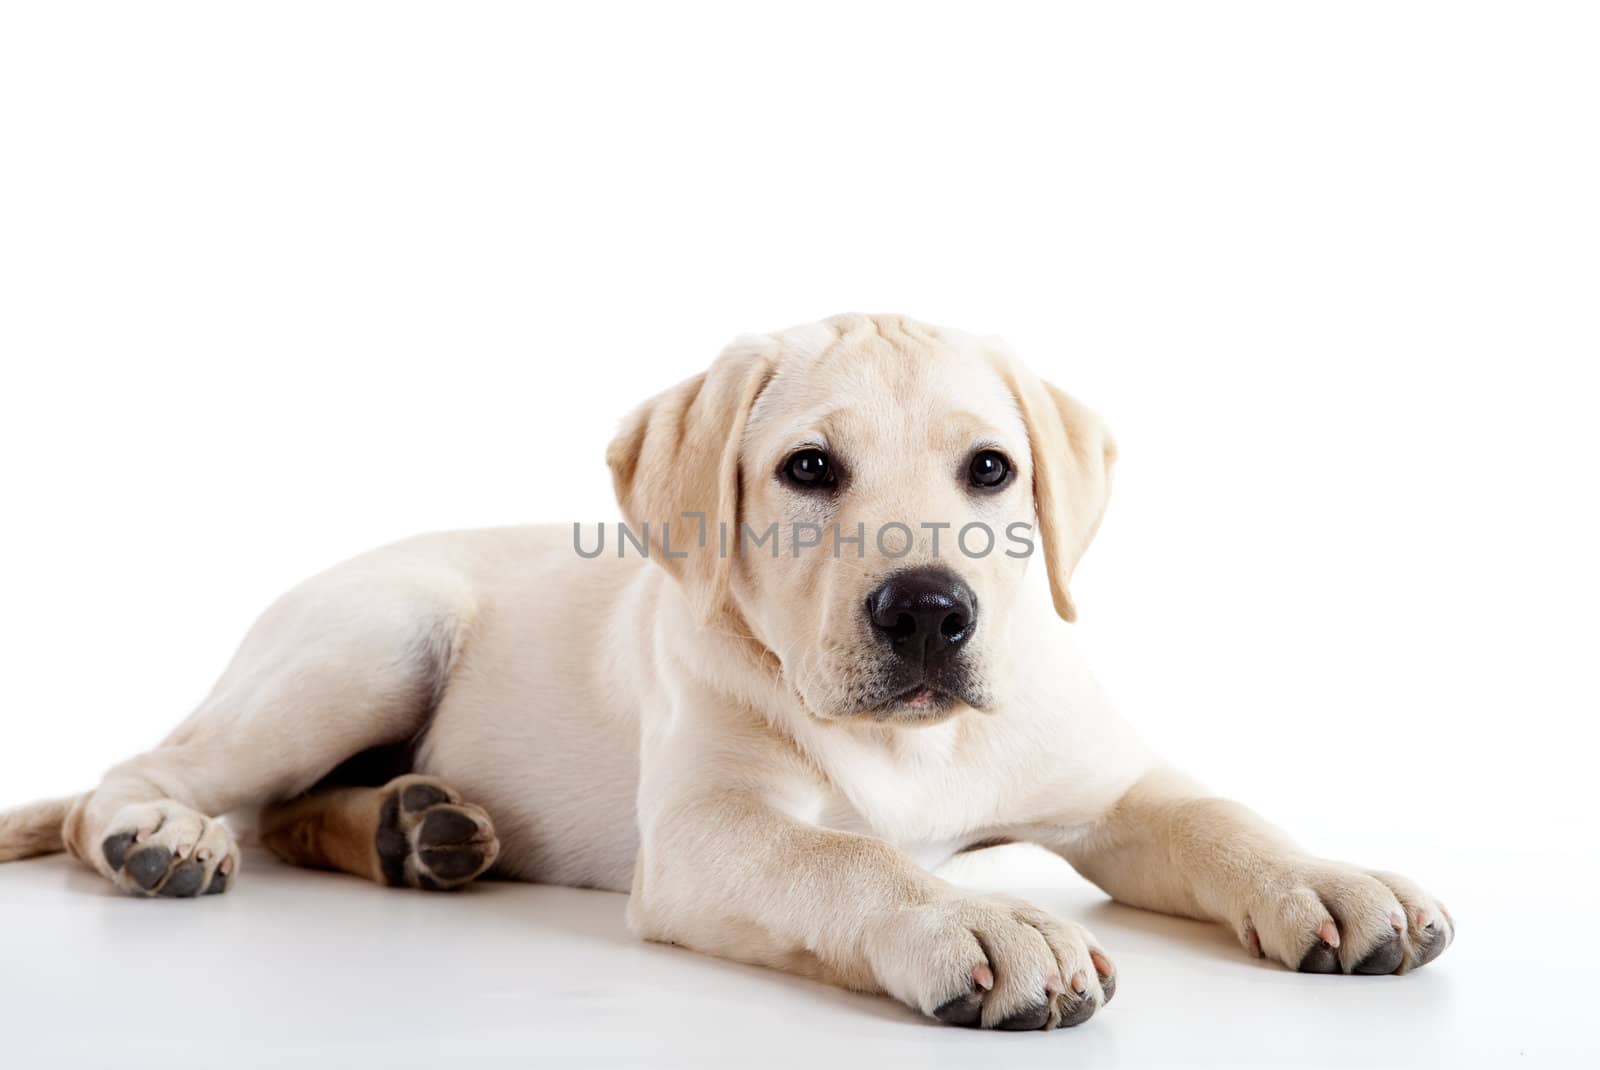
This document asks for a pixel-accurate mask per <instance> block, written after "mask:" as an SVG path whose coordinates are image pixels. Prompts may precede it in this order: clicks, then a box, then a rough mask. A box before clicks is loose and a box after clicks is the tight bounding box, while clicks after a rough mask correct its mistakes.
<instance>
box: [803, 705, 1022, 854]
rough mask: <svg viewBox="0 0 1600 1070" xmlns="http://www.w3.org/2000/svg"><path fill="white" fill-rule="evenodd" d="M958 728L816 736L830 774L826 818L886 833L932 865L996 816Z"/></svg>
mask: <svg viewBox="0 0 1600 1070" xmlns="http://www.w3.org/2000/svg"><path fill="white" fill-rule="evenodd" d="M957 731H958V729H957V726H956V725H955V724H945V725H934V726H931V727H929V728H925V729H921V730H919V731H917V732H916V733H903V734H901V736H900V738H896V739H893V740H877V739H871V738H867V739H861V738H852V737H845V738H835V739H827V740H822V741H818V745H817V746H816V747H814V748H813V753H814V755H815V756H816V757H817V759H818V760H819V761H820V763H821V764H822V766H823V768H824V770H825V772H826V773H827V775H828V778H829V784H828V786H827V787H826V789H825V797H824V799H823V800H822V806H821V808H820V815H819V818H820V823H822V824H824V825H826V826H827V827H829V828H837V829H843V830H847V831H851V832H860V833H864V834H868V835H872V836H877V837H879V838H881V839H885V840H888V841H889V842H890V843H893V844H894V845H895V846H897V847H899V848H901V849H902V850H904V851H906V852H907V853H909V854H911V855H912V856H913V857H916V858H918V860H919V861H925V862H926V863H927V864H933V862H936V861H939V860H942V859H943V858H946V857H948V856H949V855H950V854H951V853H952V852H954V851H955V850H957V849H959V848H960V847H961V846H962V845H963V844H964V843H966V842H967V841H969V840H971V839H972V838H973V834H974V831H975V830H979V829H982V828H984V827H987V826H988V825H990V824H991V823H992V822H991V820H990V818H991V816H992V814H991V811H992V801H991V799H990V797H989V795H990V793H989V792H987V791H986V790H985V785H984V784H983V782H982V778H981V771H980V770H977V769H975V768H973V763H972V762H971V761H970V758H969V757H968V756H966V755H964V754H962V753H961V751H960V748H958V747H957ZM924 855H927V856H928V859H924V858H923V856H924ZM930 860H931V861H930Z"/></svg>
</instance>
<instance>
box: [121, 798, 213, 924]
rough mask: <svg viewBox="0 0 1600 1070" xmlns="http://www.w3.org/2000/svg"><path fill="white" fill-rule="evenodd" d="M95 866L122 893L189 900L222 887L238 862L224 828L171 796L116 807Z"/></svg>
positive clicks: (210, 893) (211, 893)
mask: <svg viewBox="0 0 1600 1070" xmlns="http://www.w3.org/2000/svg"><path fill="white" fill-rule="evenodd" d="M100 855H101V857H100V858H99V859H91V862H92V863H93V864H94V865H95V868H97V869H99V870H100V872H102V873H104V874H105V875H106V876H107V877H110V878H111V880H112V881H113V882H114V883H115V884H116V886H117V887H118V888H121V889H122V890H123V891H125V892H130V893H132V894H134V895H141V896H163V897H166V898H170V899H189V898H193V897H194V896H197V895H215V894H217V893H218V892H223V891H226V890H227V888H228V884H229V882H230V879H231V874H232V873H233V872H234V870H235V869H237V868H238V865H239V848H238V846H237V845H236V844H235V843H234V840H233V835H232V834H231V833H230V832H229V831H228V827H227V826H226V825H224V824H223V823H222V822H221V821H219V820H217V819H216V818H212V817H207V816H205V815H204V814H201V813H197V812H196V811H194V810H191V809H190V808H189V807H187V806H184V805H183V804H182V803H179V802H175V801H173V800H172V799H158V800H156V801H155V802H149V803H135V804H133V805H130V806H125V807H123V808H122V809H121V810H118V811H117V813H116V814H115V815H113V817H112V818H111V822H110V824H109V825H107V826H106V829H105V831H104V834H103V835H102V836H101V839H100Z"/></svg>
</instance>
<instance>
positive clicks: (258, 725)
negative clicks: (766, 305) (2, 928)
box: [0, 316, 1454, 1029]
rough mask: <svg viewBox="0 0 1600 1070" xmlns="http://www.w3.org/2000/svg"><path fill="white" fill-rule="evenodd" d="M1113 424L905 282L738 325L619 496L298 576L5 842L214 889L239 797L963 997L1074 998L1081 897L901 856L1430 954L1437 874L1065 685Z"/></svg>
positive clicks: (639, 921)
mask: <svg viewBox="0 0 1600 1070" xmlns="http://www.w3.org/2000/svg"><path fill="white" fill-rule="evenodd" d="M1115 453H1116V451H1115V448H1114V446H1113V444H1112V440H1111V438H1110V436H1109V435H1108V434H1107V432H1106V428H1105V426H1104V425H1103V424H1102V422H1101V421H1100V419H1099V418H1098V417H1097V416H1096V415H1095V414H1094V413H1092V412H1091V411H1090V410H1089V409H1087V408H1085V407H1084V406H1083V405H1081V404H1079V403H1078V402H1077V401H1075V400H1074V399H1073V398H1071V397H1070V396H1068V395H1067V394H1065V393H1063V392H1062V391H1060V390H1058V389H1056V388H1055V387H1053V386H1051V385H1049V384H1048V383H1044V382H1041V381H1040V380H1039V379H1037V378H1035V377H1034V376H1033V375H1031V374H1029V373H1028V372H1027V371H1025V370H1024V369H1023V367H1022V366H1021V365H1020V364H1019V363H1017V361H1016V360H1015V359H1013V358H1012V357H1011V356H1010V355H1009V354H1008V353H1007V352H1006V350H1005V349H1004V348H1003V347H1002V346H1000V345H999V344H997V343H995V342H993V341H991V340H985V339H978V338H973V337H968V336H966V335H963V334H960V333H958V332H955V331H949V330H943V329H937V328H933V327H929V326H925V325H922V324H919V323H915V322H913V321H911V320H908V319H904V318H901V317H897V316H842V317H838V318H835V319H832V320H828V321H826V322H824V323H820V324H816V325H812V326H807V327H800V328H796V329H792V330H788V331H784V332H781V333H778V334H771V335H760V336H754V337H746V338H742V339H740V340H738V341H736V342H735V343H734V344H733V345H732V346H731V347H729V348H728V349H727V350H726V351H725V352H724V353H723V354H722V355H721V356H720V357H719V358H718V359H717V360H716V362H715V363H714V364H713V365H712V366H711V368H710V370H709V371H707V372H705V373H704V374H702V375H697V376H695V377H694V378H693V379H690V380H689V381H688V382H685V383H682V384H680V385H678V386H675V387H673V388H671V389H669V390H667V391H666V392H665V393H662V394H660V395H659V396H657V397H655V398H654V399H652V400H650V401H648V402H646V403H645V404H644V405H643V406H642V407H640V408H639V409H637V410H636V411H635V412H634V413H633V414H632V415H631V416H629V417H628V418H627V419H626V421H625V422H624V424H623V427H622V429H621V432H620V433H619V434H618V435H617V437H616V439H615V441H613V442H612V444H611V446H610V449H609V451H608V454H607V460H608V461H609V464H610V467H611V473H612V478H613V481H614V484H615V489H616V494H617V498H618V500H619V502H620V504H621V506H622V511H623V513H624V514H625V516H626V524H625V526H622V527H613V528H611V529H610V530H609V531H608V530H607V529H606V528H604V527H601V528H599V529H598V530H596V529H594V528H593V527H591V528H590V529H589V530H583V529H582V528H581V526H573V527H571V528H569V527H567V526H556V527H533V528H519V529H506V530H493V531H479V532H465V533H456V534H443V535H428V536H424V537H421V538H416V539H412V540H410V541H408V542H402V543H399V544H397V545H394V546H390V547H387V548H385V549H381V550H377V551H374V552H372V553H370V554H367V555H365V556H363V557H359V558H356V559H355V560H353V561H350V562H347V563H345V564H343V565H339V566H337V567H336V568H333V569H332V570H330V571H328V572H326V573H323V574H322V575H320V576H317V577H314V578H313V579H311V580H309V581H307V582H306V583H304V584H303V585H301V586H300V587H298V588H296V589H295V590H293V591H291V592H289V593H288V594H287V595H285V596H284V597H283V598H282V599H281V600H280V601H279V602H278V603H277V604H276V605H274V606H272V607H271V608H270V609H268V610H267V612H266V613H265V614H264V615H263V616H262V617H261V619H260V620H259V622H258V623H257V624H256V625H255V626H254V627H253V628H252V629H251V631H250V633H249V634H248V635H247V636H246V637H245V639H244V642H243V644H242V646H241V647H240V649H239V652H238V654H237V655H236V657H235V658H234V660H233V662H232V664H231V665H229V667H228V668H227V670H226V671H225V672H224V673H223V675H222V678H221V679H220V680H219V681H218V683H217V684H216V686H215V689H214V690H213V691H212V692H211V694H210V695H209V697H208V698H206V700H205V701H204V702H203V703H202V704H201V705H200V708H199V709H198V710H197V711H195V713H194V714H193V715H192V716H191V717H190V718H189V719H188V720H187V721H185V722H184V723H183V724H182V725H181V726H179V727H178V729H177V730H176V731H175V732H173V734H172V735H171V736H170V737H169V738H168V739H167V740H166V741H165V742H164V743H163V744H161V745H160V746H159V747H157V748H156V749H155V750H152V751H150V752H149V753H146V754H142V755H140V756H139V757H136V758H134V759H132V760H130V761H128V762H125V763H123V764H122V765H120V766H117V767H116V768H114V769H112V770H111V771H110V772H109V773H108V774H106V776H105V779H104V780H103V781H102V782H101V783H100V785H99V786H98V787H97V788H96V789H95V790H94V791H92V792H90V793H88V794H86V795H83V796H81V797H78V798H72V799H64V800H59V801H56V802H50V803H40V804H35V805H34V806H31V807H26V808H23V809H20V810H16V811H13V812H11V813H9V814H7V815H4V816H0V859H3V858H8V857H21V856H22V855H25V854H30V853H40V852H45V851H50V850H56V849H60V848H61V847H63V846H64V847H65V849H67V850H69V851H71V852H72V853H73V854H74V855H76V856H77V857H78V858H80V859H82V860H83V861H84V862H85V863H87V864H88V865H90V866H92V867H94V868H95V869H96V870H98V871H99V872H100V873H101V874H103V875H104V876H105V877H106V878H107V879H108V880H111V881H113V882H114V883H115V884H116V885H117V887H119V888H121V889H123V890H125V891H127V892H129V893H132V894H135V895H144V896H169V897H186V896H197V895H203V894H211V893H217V892H222V891H225V890H226V889H227V888H228V887H229V886H230V884H231V883H232V882H233V881H234V880H235V879H236V877H237V875H238V870H239V850H238V846H237V841H236V840H235V837H234V834H233V833H232V832H231V831H230V830H229V827H228V826H227V825H226V824H224V823H223V822H222V821H221V820H220V819H219V817H220V815H223V814H226V813H228V812H230V811H235V810H240V809H241V808H246V807H248V808H260V817H259V832H260V836H261V838H262V840H263V842H264V843H265V844H266V845H267V846H268V847H269V848H271V850H273V851H274V852H276V853H277V854H278V855H279V856H280V857H282V858H284V859H286V860H288V861H290V862H292V863H295V864H298V865H304V866H313V867H319V868H326V869H336V870H343V871H345V872H348V873H354V874H358V875H360V876H363V877H367V878H369V879H371V880H373V881H377V882H380V883H382V884H386V885H390V886H395V887H408V888H420V889H429V890H442V889H452V888H459V887H461V886H462V885H464V884H466V883H467V882H470V881H471V880H473V879H474V878H475V877H478V876H480V875H482V874H484V873H486V872H492V873H494V874H495V875H498V876H503V877H509V878H516V879H521V880H529V881H543V882H550V883H558V884H569V885H577V886H583V887H592V888H609V889H615V890H618V891H621V890H627V891H628V892H629V893H630V898H629V901H628V911H627V916H628V923H629V925H630V926H631V927H632V928H633V929H634V931H635V932H637V933H638V934H639V935H640V936H642V937H644V938H646V939H650V940H661V941H668V942H672V943H676V944H682V945H685V946H687V947H692V948H697V949H699V950H701V951H705V952H708V953H711V954H714V955H722V956H725V957H727V958H731V959H738V960H740V961H744V962H751V963H759V964H761V965H765V966H772V967H776V968H779V969H784V970H791V971H794V972H796V973H800V974H804V975H806V976H809V977H813V978H818V979H822V980H825V981H828V982H831V983H833V984H837V985H843V986H845V987H848V988H852V989H856V990H859V991H864V992H880V993H887V994H888V995H890V996H893V997H894V998H895V999H898V1000H900V1001H901V1002H903V1003H905V1004H907V1005H908V1006H910V1007H912V1008H915V1009H916V1010H917V1011H920V1012H921V1013H923V1014H925V1015H928V1016H930V1017H932V1018H936V1019H938V1020H940V1021H944V1022H949V1023H953V1024H956V1025H964V1026H978V1027H983V1028H994V1029H1049V1028H1053V1027H1057V1026H1070V1025H1077V1024H1079V1023H1081V1022H1084V1021H1086V1020H1087V1019H1088V1018H1089V1017H1090V1016H1092V1015H1093V1014H1094V1013H1095V1012H1096V1011H1097V1010H1098V1009H1099V1008H1100V1007H1101V1006H1103V1005H1104V1004H1105V1003H1106V1002H1107V1001H1108V1000H1109V999H1110V998H1111V995H1112V993H1113V992H1114V991H1115V989H1116V980H1117V975H1116V970H1115V968H1114V967H1113V965H1112V960H1111V958H1110V957H1109V955H1108V954H1107V952H1106V950H1105V949H1104V948H1103V947H1102V946H1101V945H1100V943H1099V942H1098V941H1097V940H1096V939H1095V937H1094V936H1093V935H1092V934H1091V933H1089V932H1088V931H1087V930H1085V929H1084V928H1083V927H1082V926H1080V925H1078V924H1076V923H1074V922H1072V921H1068V920H1065V919H1062V918H1057V917H1055V916H1053V915H1051V914H1049V913H1047V912H1046V911H1043V910H1040V909H1039V908H1037V907H1035V906H1033V905H1031V904H1029V903H1027V902H1024V901H1022V900H1019V899H1013V898H1006V897H1001V896H994V895H980V894H975V893H971V892H966V891H963V890H961V889H960V888H956V887H953V886H951V885H950V884H948V883H946V882H944V881H943V880H940V879H939V878H938V877H935V876H933V875H932V874H931V873H930V872H929V871H928V869H927V868H925V867H926V866H928V865H931V864H935V863H937V862H939V861H940V860H942V859H944V858H947V857H949V856H950V855H951V854H952V853H954V852H957V851H960V850H962V849H964V848H968V847H972V846H975V845H981V844H989V843H994V842H997V841H1007V840H1012V841H1018V840H1020V841H1031V842H1034V843H1038V844H1042V845H1044V846H1045V847H1047V848H1049V849H1050V850H1052V851H1054V852H1056V853H1058V854H1059V855H1061V856H1062V857H1063V858H1065V859H1066V860H1067V861H1069V862H1070V863H1071V864H1072V865H1073V866H1075V867H1076V868H1077V869H1078V870H1079V872H1081V873H1083V874H1084V875H1085V876H1086V877H1087V878H1089V879H1090V880H1092V881H1093V882H1095V883H1096V884H1097V885H1099V886H1100V887H1101V888H1103V889H1104V890H1105V891H1106V892H1107V893H1108V894H1109V895H1111V896H1112V897H1114V898H1116V899H1117V900H1119V901H1121V902H1124V903H1128V904H1131V905H1134V906H1139V907H1144V908H1147V909H1150V910H1158V911H1163V912H1166V913H1171V914H1179V915H1183V916H1187V917H1193V918H1206V919H1210V920H1213V921H1216V922H1218V923H1220V924H1223V925H1226V926H1228V927H1229V928H1230V929H1231V930H1232V931H1233V932H1234V934H1235V935H1236V936H1237V937H1238V940H1239V942H1240V943H1241V944H1242V945H1243V946H1244V947H1245V948H1246V949H1248V950H1249V951H1250V952H1251V953H1253V954H1256V955H1264V956H1268V957H1270V958H1273V959H1276V960H1277V961H1279V962H1281V963H1283V964H1285V965H1286V966H1288V967H1290V968H1292V969H1298V970H1303V971H1309V972H1315V973H1364V974H1387V973H1404V972H1406V971H1407V970H1409V969H1412V968H1414V967H1417V966H1421V965H1423V964H1424V963H1427V962H1429V961H1431V960H1432V959H1433V958H1434V957H1435V956H1437V955H1438V954H1439V953H1440V952H1442V951H1443V950H1444V949H1445V948H1446V947H1447V946H1449V944H1450V942H1451V940H1452V939H1453V937H1454V924H1453V922H1452V920H1451V918H1450V915H1449V914H1448V913H1447V912H1446V911H1445V909H1444V908H1443V907H1442V906H1441V905H1440V903H1439V902H1438V901H1437V900H1436V899H1434V898H1433V897H1432V896H1430V895H1429V894H1428V893H1426V892H1425V891H1423V890H1422V889H1421V888H1419V887H1418V886H1417V885H1416V884H1414V883H1412V882H1411V881H1409V880H1407V879H1405V878H1403V877H1400V876H1396V875H1394V874H1392V873H1380V872H1376V871H1372V870H1367V869H1362V868H1360V867H1357V866H1353V865H1347V864H1344V863H1341V862H1330V861H1326V860H1323V859H1320V858H1317V857H1315V856H1312V855H1309V854H1307V853H1305V852H1304V851H1302V850H1301V849H1299V848H1298V847H1296V846H1295V844H1294V843H1293V841H1291V840H1290V839H1289V838H1288V837H1287V836H1285V835H1284V834H1283V833H1281V832H1279V831H1278V830H1277V829H1275V828H1273V827H1272V826H1271V825H1269V824H1267V823H1266V822H1265V821H1263V820H1261V819H1260V818H1259V817H1257V816H1256V815H1255V814H1253V813H1252V812H1250V811H1249V810H1247V809H1245V808H1244V807H1243V806H1240V805H1239V804H1238V803H1234V802H1229V801H1227V800H1225V799H1220V798H1216V797H1214V796H1212V795H1211V794H1209V793H1208V792H1206V791H1205V790H1204V789H1202V788H1200V787H1199V786H1197V785H1196V784H1195V783H1194V782H1193V781H1191V780H1189V779H1187V778H1186V777H1185V776H1183V775H1182V774H1180V773H1178V772H1176V771H1174V770H1173V769H1171V768H1169V767H1168V766H1166V765H1164V764H1163V763H1162V762H1161V761H1160V760H1159V759H1158V758H1157V757H1156V756H1155V755H1153V754H1152V753H1151V752H1150V751H1149V750H1147V749H1146V748H1145V746H1144V745H1143V744H1142V743H1141V742H1140V741H1139V740H1138V738H1137V737H1136V736H1135V735H1133V734H1132V733H1131V732H1130V731H1129V729H1128V728H1127V727H1126V726H1125V725H1124V724H1123V723H1122V722H1121V721H1120V720H1119V719H1118V718H1117V717H1116V716H1115V715H1114V714H1113V712H1112V711H1111V710H1110V709H1109V708H1108V707H1107V704H1106V702H1105V701H1104V699H1103V698H1102V697H1101V695H1100V693H1099V692H1098V691H1097V690H1096V687H1095V685H1094V683H1093V681H1092V679H1091V677H1090V675H1089V673H1088V671H1087V670H1086V669H1085V667H1084V666H1083V664H1082V663H1081V661H1080V659H1079V657H1078V655H1077V654H1076V653H1075V652H1074V649H1073V645H1072V629H1071V628H1068V627H1066V626H1064V625H1063V624H1062V623H1061V621H1067V622H1070V621H1072V620H1073V619H1074V618H1075V616H1076V610H1075V608H1074V605H1073V601H1072V596H1071V594H1070V593H1069V584H1070V581H1071V578H1072V573H1073V569H1074V567H1075V566H1076V565H1077V563H1078V560H1079V558H1081V557H1082V555H1083V553H1084V550H1085V548H1086V547H1087V546H1088V545H1089V541H1090V539H1091V538H1092V537H1093V535H1094V533H1095V529H1096V527H1097V526H1098V525H1099V523H1100V518H1101V515H1102V513H1103V512H1104V510H1105V508H1106V500H1107V495H1108V492H1109V487H1110V475H1111V467H1112V462H1113V459H1114V458H1115ZM1035 554H1037V555H1038V556H1042V557H1043V559H1044V568H1043V570H1042V571H1043V575H1042V576H1041V575H1040V573H1041V570H1040V569H1038V568H1033V569H1031V570H1030V569H1029V563H1030V559H1031V557H1033V556H1035ZM1030 576H1032V577H1037V578H1038V579H1039V580H1042V581H1043V582H1029V580H1028V578H1027V577H1030ZM1055 618H1060V620H1059V621H1058V620H1056V619H1055Z"/></svg>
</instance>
